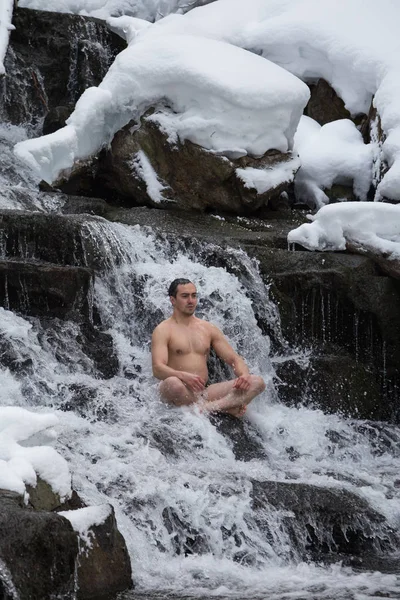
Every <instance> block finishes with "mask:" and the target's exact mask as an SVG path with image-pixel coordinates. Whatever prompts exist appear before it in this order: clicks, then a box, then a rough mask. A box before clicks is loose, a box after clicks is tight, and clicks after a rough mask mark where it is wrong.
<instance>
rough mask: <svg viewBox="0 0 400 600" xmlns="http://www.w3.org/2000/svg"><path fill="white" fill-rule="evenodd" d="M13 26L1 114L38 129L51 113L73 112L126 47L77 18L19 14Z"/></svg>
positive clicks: (91, 22)
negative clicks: (69, 108)
mask: <svg viewBox="0 0 400 600" xmlns="http://www.w3.org/2000/svg"><path fill="white" fill-rule="evenodd" d="M13 25H14V26H15V30H13V31H12V32H11V36H10V44H9V48H8V52H7V55H6V59H5V67H6V73H7V74H6V77H5V78H3V79H4V81H3V82H2V83H1V84H0V85H2V86H3V89H1V88H0V94H1V97H2V100H3V102H2V110H1V109H0V114H1V113H3V114H2V116H3V117H4V118H5V120H9V121H10V122H11V123H13V124H20V123H26V122H30V123H31V124H36V125H39V124H40V119H41V118H42V117H44V116H46V115H47V113H48V112H49V111H51V110H52V109H54V108H56V107H61V106H71V105H72V106H73V105H74V104H75V102H76V101H77V100H78V98H79V96H80V95H81V94H82V93H83V92H84V90H85V89H86V88H88V87H90V86H97V85H98V84H99V83H100V82H101V80H102V79H103V77H104V75H105V74H106V72H107V71H108V69H109V67H110V65H111V63H112V62H113V60H114V58H115V56H116V55H117V54H118V52H120V51H121V50H123V49H124V48H125V47H126V44H125V42H124V41H123V40H122V39H121V38H120V37H119V36H117V35H116V34H114V33H112V32H111V31H110V30H109V29H108V28H107V27H106V25H104V23H101V22H99V21H96V20H95V19H91V18H88V17H82V16H78V15H72V14H67V13H51V12H45V11H37V10H30V9H25V8H17V9H16V10H15V11H14V15H13Z"/></svg>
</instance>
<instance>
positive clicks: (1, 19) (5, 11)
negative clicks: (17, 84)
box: [0, 0, 14, 76]
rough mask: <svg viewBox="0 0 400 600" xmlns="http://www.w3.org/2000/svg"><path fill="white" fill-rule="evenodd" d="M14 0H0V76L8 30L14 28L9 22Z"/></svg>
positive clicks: (3, 72)
mask: <svg viewBox="0 0 400 600" xmlns="http://www.w3.org/2000/svg"><path fill="white" fill-rule="evenodd" d="M13 7H14V0H1V3H0V76H1V75H4V74H5V69H4V58H5V56H6V52H7V46H8V38H9V36H10V31H12V30H13V29H14V25H12V24H11V19H12V14H13Z"/></svg>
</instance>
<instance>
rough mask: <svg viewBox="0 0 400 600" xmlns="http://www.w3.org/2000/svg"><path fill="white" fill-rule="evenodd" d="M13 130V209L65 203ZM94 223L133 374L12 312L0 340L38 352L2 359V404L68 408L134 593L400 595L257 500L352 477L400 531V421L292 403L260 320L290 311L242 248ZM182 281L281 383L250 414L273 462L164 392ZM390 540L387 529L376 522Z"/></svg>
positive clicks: (5, 157)
mask: <svg viewBox="0 0 400 600" xmlns="http://www.w3.org/2000/svg"><path fill="white" fill-rule="evenodd" d="M0 135H1V139H0V146H1V149H2V174H1V176H0V198H1V201H0V202H1V206H0V207H1V208H2V209H3V208H8V209H9V208H12V209H14V210H21V209H23V210H31V211H41V212H57V211H58V210H59V209H60V202H59V201H57V200H54V199H49V197H48V196H47V197H46V198H44V197H42V196H41V195H40V194H39V193H38V192H37V187H36V186H37V181H36V180H35V178H34V177H33V176H32V175H31V174H29V173H28V172H27V171H26V170H24V168H23V167H22V166H21V165H16V164H15V160H14V158H13V156H12V152H11V145H12V144H13V143H15V141H17V140H18V139H21V138H22V137H23V136H24V135H25V132H24V130H22V129H20V128H17V127H8V126H2V127H1V130H0ZM83 230H84V239H86V240H87V241H88V242H89V241H90V244H91V246H93V245H95V247H96V248H97V249H98V255H99V257H100V260H99V261H98V262H99V265H100V266H99V268H98V272H97V276H96V283H95V288H94V298H93V301H94V305H95V306H96V307H97V310H98V311H99V314H100V317H101V321H102V323H103V326H104V327H105V329H106V330H107V331H108V332H109V333H110V334H111V335H112V338H113V341H114V345H115V349H116V352H117V355H118V360H119V365H120V369H119V373H118V374H117V375H116V376H114V377H113V378H111V379H108V380H104V379H102V378H101V376H100V375H99V373H98V371H97V370H96V368H95V366H94V364H93V362H92V361H91V360H90V359H89V358H88V357H87V356H86V355H85V354H84V353H83V352H82V349H81V347H80V345H79V344H78V342H77V325H76V324H74V323H72V322H61V321H58V322H54V323H53V325H52V326H51V327H49V326H44V325H43V323H41V322H40V321H39V319H36V318H23V317H21V316H18V315H16V314H14V313H11V312H10V311H7V310H5V309H0V317H1V319H0V339H1V340H3V341H5V342H7V343H8V344H9V345H10V346H11V347H12V349H13V352H14V353H15V355H16V356H17V358H18V360H19V361H20V364H21V365H25V364H28V363H29V368H27V369H26V370H24V369H21V370H20V371H19V372H11V371H10V370H8V369H5V368H2V369H1V380H2V385H1V387H0V402H1V404H2V405H18V406H24V407H28V408H30V409H31V410H38V411H42V410H46V411H48V410H50V411H57V414H58V416H59V419H60V425H59V427H58V434H59V436H58V441H57V442H56V447H57V449H58V451H59V452H60V453H61V454H62V455H63V456H64V457H65V458H66V459H67V460H68V461H69V463H70V469H71V472H72V474H73V485H74V488H75V489H76V490H77V491H78V492H79V494H80V495H81V496H82V498H83V499H84V500H85V501H86V502H88V503H91V504H100V503H104V502H111V503H112V504H113V505H114V507H115V509H116V515H117V520H118V525H119V528H120V530H121V532H122V533H123V535H124V537H125V540H126V542H127V545H128V549H129V552H130V555H131V560H132V567H133V574H134V580H135V583H136V586H137V590H136V592H135V594H134V595H133V594H126V595H123V596H121V598H130V597H135V598H137V597H140V595H142V596H143V597H149V596H151V597H157V596H159V595H162V594H165V593H168V595H170V596H180V597H192V596H195V597H199V598H202V597H207V598H208V597H210V596H220V597H229V598H231V597H246V598H247V597H254V598H265V599H268V600H289V599H304V600H323V599H329V600H339V599H340V600H349V599H354V600H363V599H366V598H377V597H379V598H381V597H390V598H400V580H399V578H398V577H397V576H396V575H394V574H382V573H379V572H368V571H367V572H362V571H355V570H352V569H351V568H349V567H344V566H342V565H341V564H340V563H337V564H332V565H331V566H322V565H320V564H316V563H313V562H303V557H304V554H305V552H304V548H302V547H301V544H299V542H297V543H296V544H294V543H293V540H292V539H291V537H290V535H289V534H288V531H287V528H286V527H285V522H286V520H287V519H289V520H290V519H293V515H291V514H290V513H289V512H288V511H282V510H276V509H273V508H272V507H271V509H266V510H265V511H264V514H263V522H264V523H265V528H263V527H261V526H260V523H259V517H257V516H256V515H255V513H254V510H253V508H252V497H251V492H252V481H266V480H272V481H286V482H290V481H293V482H297V483H301V482H304V483H307V484H315V485H317V486H320V487H330V488H335V489H337V488H344V489H346V490H350V491H352V492H354V493H356V494H357V495H359V496H360V497H361V498H364V499H365V500H367V501H368V503H369V504H370V506H371V507H372V508H373V509H375V510H376V511H378V512H379V513H381V514H382V515H384V517H385V519H386V520H387V523H388V524H389V525H390V526H391V527H392V528H393V529H397V528H398V526H399V518H400V503H399V496H400V485H399V483H400V482H399V472H400V469H399V465H400V461H399V454H400V445H399V442H400V430H399V428H397V427H394V426H389V425H385V426H383V425H382V424H376V425H374V424H372V423H370V422H365V423H364V422H361V421H355V420H346V419H344V418H342V417H340V416H337V415H325V414H323V412H322V411H320V410H317V409H315V410H314V409H311V408H302V407H300V408H289V407H286V406H284V405H282V404H281V403H280V402H279V397H278V395H277V392H276V390H275V387H274V382H273V376H274V362H275V361H278V360H282V357H277V356H272V355H271V350H270V342H269V339H268V337H266V336H265V335H263V334H262V332H261V330H260V328H259V326H258V324H257V320H256V316H255V315H256V314H257V315H260V314H262V316H263V318H265V319H267V320H268V321H269V324H270V326H271V328H272V329H273V330H274V331H276V332H277V336H279V317H278V315H277V310H276V307H275V306H274V305H273V304H272V302H271V300H270V298H269V293H268V287H267V286H266V285H265V284H264V283H263V282H262V280H261V278H260V276H259V274H258V270H257V265H256V263H255V262H253V261H251V260H250V259H249V258H248V257H247V255H245V254H244V253H243V252H240V251H238V250H235V251H233V250H232V251H231V252H230V253H228V254H227V261H230V264H231V265H232V269H229V270H227V269H224V268H221V267H213V266H207V265H209V260H208V259H209V256H210V255H211V254H212V252H213V250H214V248H213V247H212V246H204V247H203V248H201V251H199V249H198V248H196V247H195V246H193V247H192V248H191V249H190V248H189V249H185V247H184V246H183V245H181V244H180V243H179V240H178V241H177V240H168V239H167V238H166V237H162V236H160V235H157V236H156V235H155V234H154V233H153V232H152V231H151V230H150V229H149V228H146V227H139V226H127V225H122V224H113V223H108V222H106V221H104V220H103V219H101V218H95V219H91V220H90V221H89V220H88V222H87V223H85V225H84V226H83ZM87 260H88V262H89V261H90V257H89V256H88V259H87ZM236 266H237V268H236ZM239 266H240V268H239ZM182 276H183V277H189V278H190V279H192V280H193V281H194V282H195V283H196V284H197V286H198V291H199V295H200V303H199V311H198V314H199V315H200V316H204V317H206V318H207V319H209V320H210V321H212V322H213V323H215V324H216V325H218V326H219V327H220V328H221V329H222V330H223V331H224V333H225V334H226V335H227V337H228V338H229V340H230V342H231V343H232V345H233V346H234V347H235V348H236V349H237V350H238V351H239V352H240V353H241V354H242V355H243V356H244V358H245V359H246V361H247V362H248V364H249V365H250V366H251V369H252V371H253V372H254V373H257V374H261V375H262V376H263V377H264V379H265V380H266V382H267V389H266V391H265V392H264V393H263V394H262V395H261V396H260V397H258V398H257V399H256V400H255V401H254V402H253V403H252V405H251V406H250V408H249V410H248V415H247V417H246V420H245V430H246V431H247V433H248V435H249V436H250V438H252V439H255V440H256V441H257V444H258V445H259V446H260V448H262V450H263V452H264V454H265V457H264V458H253V459H252V460H249V461H244V460H238V459H237V458H236V457H235V453H234V451H233V447H232V443H231V441H230V440H229V439H228V438H227V437H225V436H224V435H222V434H221V433H220V432H219V431H218V429H217V428H216V426H215V424H213V423H212V422H211V421H210V420H209V419H208V418H206V417H205V416H203V415H200V414H199V413H197V412H196V411H195V410H192V409H190V408H186V409H170V408H168V407H167V406H165V405H163V404H162V403H161V402H160V401H159V398H158V394H157V384H156V381H155V380H154V379H153V378H152V375H151V365H150V347H149V341H150V335H151V331H152V329H153V328H154V326H155V325H156V324H157V323H158V322H160V321H161V320H162V319H163V318H166V317H167V316H168V315H169V314H170V303H169V299H168V297H167V294H166V290H167V287H168V284H169V282H170V281H171V280H172V279H174V278H175V277H182ZM296 353H297V358H298V360H307V357H306V356H305V355H302V354H301V353H298V350H296V349H290V348H288V355H290V358H293V356H296ZM321 535H322V533H321ZM375 535H376V537H377V538H379V537H380V536H384V532H383V530H380V529H379V527H378V526H377V528H376V530H375ZM304 543H305V541H304ZM391 551H393V549H391Z"/></svg>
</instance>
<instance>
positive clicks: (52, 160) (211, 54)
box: [15, 27, 309, 183]
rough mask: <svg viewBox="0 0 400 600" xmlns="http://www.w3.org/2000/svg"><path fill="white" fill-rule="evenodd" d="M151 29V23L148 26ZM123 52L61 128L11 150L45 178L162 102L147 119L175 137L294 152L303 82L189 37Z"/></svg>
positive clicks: (144, 42)
mask: <svg viewBox="0 0 400 600" xmlns="http://www.w3.org/2000/svg"><path fill="white" fill-rule="evenodd" d="M149 29H151V27H150V28H149ZM147 31H148V30H147V29H146V30H144V33H142V35H141V36H139V37H138V39H137V41H136V43H133V44H131V45H130V46H129V47H128V48H127V49H126V50H124V51H123V52H121V53H120V54H119V55H118V56H117V58H116V60H115V62H114V64H113V65H112V66H111V68H110V70H109V71H108V73H107V75H106V77H105V78H104V80H103V81H102V83H101V84H100V85H99V87H98V88H89V89H88V90H86V91H85V93H84V94H83V95H82V96H81V98H80V99H79V101H78V103H77V105H76V109H75V111H74V112H73V114H72V115H71V116H70V118H69V119H68V121H67V126H66V127H64V128H63V129H60V130H59V131H57V132H55V133H52V134H50V135H48V136H44V137H41V138H38V139H32V140H27V141H25V142H21V143H19V144H17V145H16V147H15V152H16V155H17V156H18V157H19V158H21V159H22V160H24V161H25V162H27V163H28V164H29V165H30V166H31V167H32V168H33V169H34V170H35V171H36V172H37V173H38V174H40V176H41V177H42V178H43V179H44V180H45V181H47V182H49V183H51V182H53V181H54V180H55V179H56V178H57V177H58V175H59V174H60V173H61V172H62V171H63V170H65V169H68V168H70V167H72V165H73V164H74V161H76V160H79V159H84V158H86V157H88V156H90V155H92V154H94V153H95V152H97V151H98V150H99V148H100V147H101V146H102V145H104V144H107V143H109V142H111V140H112V137H113V135H114V134H115V133H116V131H118V130H119V129H120V128H121V127H123V126H124V125H125V124H126V123H128V122H129V121H130V120H131V119H132V118H136V119H138V118H139V116H140V115H141V114H142V113H143V112H144V111H145V110H146V109H147V108H148V107H149V106H152V105H154V104H157V102H159V101H160V100H161V99H165V98H166V99H167V100H168V103H169V104H170V105H171V110H164V111H158V112H157V113H155V114H154V115H153V117H152V119H153V120H157V121H158V123H159V125H160V127H161V128H162V129H163V131H165V132H166V133H167V135H168V136H169V140H170V141H171V142H172V143H173V142H174V141H177V140H178V138H179V139H181V140H190V141H192V142H194V143H195V144H199V145H200V146H203V147H204V148H206V149H208V150H210V151H212V152H216V153H220V154H225V155H227V156H230V157H238V156H243V155H246V154H251V155H253V156H261V155H263V154H264V153H265V152H266V151H267V150H269V149H271V148H274V149H276V150H280V151H282V152H286V151H287V150H289V149H291V147H292V145H293V138H294V133H295V130H296V127H297V124H298V121H299V119H300V116H301V113H302V111H303V108H304V106H305V104H306V103H307V100H308V97H309V91H308V88H307V86H306V85H305V84H303V83H302V82H301V81H300V80H298V79H296V78H295V77H293V75H291V74H290V73H288V72H286V71H284V70H283V69H281V68H280V67H277V66H276V65H274V64H273V63H271V62H269V61H268V60H265V59H263V58H261V57H259V56H256V55H255V54H252V53H250V52H246V51H245V50H242V49H241V48H237V47H235V46H232V45H230V44H226V43H224V42H219V41H215V40H210V39H205V38H199V37H196V36H186V35H183V34H182V35H178V36H176V35H168V36H165V35H159V36H149V37H148V36H147Z"/></svg>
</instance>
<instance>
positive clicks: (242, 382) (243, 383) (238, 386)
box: [233, 375, 250, 392]
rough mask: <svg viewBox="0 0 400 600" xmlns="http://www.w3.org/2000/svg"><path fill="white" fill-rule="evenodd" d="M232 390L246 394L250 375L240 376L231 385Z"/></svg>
mask: <svg viewBox="0 0 400 600" xmlns="http://www.w3.org/2000/svg"><path fill="white" fill-rule="evenodd" d="M233 389H234V390H240V391H241V392H247V391H248V390H249V389H250V375H240V377H238V378H237V379H236V381H235V383H234V384H233Z"/></svg>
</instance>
